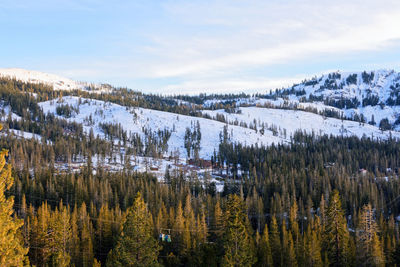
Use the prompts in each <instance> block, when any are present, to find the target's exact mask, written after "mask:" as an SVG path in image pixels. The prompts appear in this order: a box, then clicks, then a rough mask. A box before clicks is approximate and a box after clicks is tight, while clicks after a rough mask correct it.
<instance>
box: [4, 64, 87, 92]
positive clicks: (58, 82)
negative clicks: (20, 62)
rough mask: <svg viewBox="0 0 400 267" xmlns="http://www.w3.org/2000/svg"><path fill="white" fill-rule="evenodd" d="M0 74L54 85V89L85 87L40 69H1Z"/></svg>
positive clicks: (30, 81) (24, 80) (25, 80)
mask: <svg viewBox="0 0 400 267" xmlns="http://www.w3.org/2000/svg"><path fill="white" fill-rule="evenodd" d="M0 76H3V77H9V78H15V79H16V80H20V81H23V82H29V83H44V84H47V85H50V86H53V88H54V90H72V89H83V88H84V85H83V84H82V83H78V82H75V81H73V80H71V79H68V78H64V77H61V76H58V75H55V74H49V73H44V72H40V71H31V70H24V69H17V68H9V69H0Z"/></svg>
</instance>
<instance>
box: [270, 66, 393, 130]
mask: <svg viewBox="0 0 400 267" xmlns="http://www.w3.org/2000/svg"><path fill="white" fill-rule="evenodd" d="M271 96H272V97H273V98H274V99H275V100H278V102H275V103H280V104H282V102H284V101H285V100H286V101H287V102H286V104H287V105H292V106H293V105H298V107H300V108H302V109H306V108H308V109H312V108H314V109H317V110H319V111H321V110H326V109H329V110H331V111H333V112H336V113H338V114H340V116H344V117H345V118H348V119H354V120H357V121H362V122H368V123H371V124H373V125H375V124H376V125H380V123H381V122H382V120H385V119H387V121H388V122H389V124H390V125H391V126H392V128H394V129H396V130H399V129H400V126H399V124H400V120H399V115H400V73H399V72H396V71H394V70H377V71H369V72H366V71H364V72H355V73H350V72H340V71H337V72H333V73H329V74H325V75H322V76H321V77H318V78H317V77H314V78H312V79H310V80H305V81H303V82H302V83H300V84H297V85H293V86H292V87H291V88H287V89H285V90H279V91H277V92H276V93H274V94H272V95H271ZM279 100H280V102H279ZM271 103H273V102H271ZM383 126H386V127H384V128H385V129H388V128H389V127H388V125H383Z"/></svg>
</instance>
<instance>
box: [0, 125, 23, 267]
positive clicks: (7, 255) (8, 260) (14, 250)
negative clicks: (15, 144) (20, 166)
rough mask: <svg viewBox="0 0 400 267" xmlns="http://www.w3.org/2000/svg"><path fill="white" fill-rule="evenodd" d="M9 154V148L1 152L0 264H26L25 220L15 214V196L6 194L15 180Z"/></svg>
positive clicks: (0, 127)
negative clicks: (9, 162)
mask: <svg viewBox="0 0 400 267" xmlns="http://www.w3.org/2000/svg"><path fill="white" fill-rule="evenodd" d="M1 129H2V126H1V125H0V130H1ZM7 155H8V151H7V150H4V149H3V150H2V151H1V152H0V266H5V267H7V266H24V264H26V257H25V255H26V254H27V253H28V249H27V248H25V247H24V246H23V242H22V238H21V235H20V232H19V231H20V228H21V227H22V225H23V224H24V222H23V221H22V220H21V219H17V218H16V217H15V216H13V213H14V210H13V205H14V198H13V197H8V198H7V197H6V195H5V191H6V190H9V189H10V188H11V186H12V185H13V182H14V180H13V178H12V176H11V165H9V164H6V156H7Z"/></svg>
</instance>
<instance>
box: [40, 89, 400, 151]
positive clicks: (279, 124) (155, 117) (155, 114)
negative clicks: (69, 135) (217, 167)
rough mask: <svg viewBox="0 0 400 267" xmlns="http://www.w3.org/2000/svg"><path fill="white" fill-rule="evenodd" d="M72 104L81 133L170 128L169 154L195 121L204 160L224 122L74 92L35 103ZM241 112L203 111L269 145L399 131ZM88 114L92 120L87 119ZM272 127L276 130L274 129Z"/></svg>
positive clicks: (245, 140)
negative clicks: (299, 134) (108, 127)
mask: <svg viewBox="0 0 400 267" xmlns="http://www.w3.org/2000/svg"><path fill="white" fill-rule="evenodd" d="M66 104H68V105H71V106H73V107H76V110H78V112H77V114H76V113H74V114H73V115H72V116H71V117H70V118H68V120H70V121H75V122H78V123H82V124H83V125H84V126H83V127H84V131H85V132H86V133H89V132H90V129H93V131H94V134H95V135H99V136H100V137H104V136H105V135H104V133H103V132H102V130H101V128H100V127H99V123H120V124H121V125H122V127H123V128H124V130H126V131H127V132H128V136H129V133H132V134H133V133H137V134H139V136H141V137H142V138H143V137H144V131H145V129H151V130H152V131H153V132H157V131H158V130H161V131H162V130H164V129H169V130H170V131H172V134H171V137H170V139H169V142H168V153H174V152H175V151H176V150H178V151H179V153H180V156H181V157H185V156H186V150H185V148H184V135H185V130H186V128H187V127H189V128H190V127H191V125H192V124H193V125H195V124H196V123H197V122H199V123H200V129H201V134H202V138H201V150H200V157H202V158H206V159H209V158H210V157H211V156H212V154H213V152H214V149H215V150H217V149H218V144H219V142H220V133H221V132H222V131H223V127H224V125H226V124H225V123H222V122H219V121H215V120H209V119H204V118H197V117H190V116H184V115H178V114H174V113H169V112H163V111H157V110H150V109H143V108H136V109H130V110H129V109H127V108H126V107H123V106H120V105H117V104H113V103H107V102H103V101H99V100H91V99H84V98H81V99H80V98H79V97H74V96H67V97H63V101H62V102H61V103H59V102H58V100H52V101H46V102H42V103H40V106H41V107H42V108H43V111H44V112H45V113H48V112H50V113H53V114H56V108H57V106H59V105H66ZM240 110H241V112H242V114H228V113H226V112H224V111H223V110H216V111H204V112H205V113H208V114H209V115H211V116H215V115H216V114H217V113H220V114H224V115H225V116H226V117H227V118H228V121H230V122H233V121H235V120H237V121H239V122H240V121H243V122H246V123H247V124H248V126H249V125H250V124H251V123H254V121H256V124H257V129H258V131H256V130H254V129H251V128H246V127H241V126H239V125H229V126H228V132H229V135H231V140H232V141H233V142H240V143H242V144H244V145H253V144H256V143H257V144H259V145H270V144H272V143H275V144H277V143H287V142H289V141H290V137H291V136H292V135H293V134H294V133H295V131H297V130H300V129H301V130H304V131H306V132H307V133H313V132H314V133H315V134H316V135H323V134H328V135H331V134H332V135H334V136H341V135H344V136H357V137H363V136H366V137H370V138H374V139H387V138H388V137H389V135H390V134H392V136H393V137H395V138H400V133H398V132H391V133H390V132H389V131H384V132H382V131H381V130H379V128H378V127H376V126H372V125H369V124H361V123H358V122H354V121H347V120H343V121H342V120H339V119H334V118H324V117H323V116H320V115H316V114H313V113H309V112H303V111H294V110H280V109H268V108H258V107H242V108H240ZM90 117H91V121H92V123H91V122H89V121H90V119H89V118H90ZM262 123H264V125H265V132H264V134H261V132H260V129H261V127H262ZM272 128H274V129H276V132H275V135H274V132H273V129H272Z"/></svg>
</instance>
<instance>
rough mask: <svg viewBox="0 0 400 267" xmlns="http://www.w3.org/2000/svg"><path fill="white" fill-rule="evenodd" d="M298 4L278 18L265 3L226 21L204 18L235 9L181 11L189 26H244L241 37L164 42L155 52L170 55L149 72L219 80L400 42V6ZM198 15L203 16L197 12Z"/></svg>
mask: <svg viewBox="0 0 400 267" xmlns="http://www.w3.org/2000/svg"><path fill="white" fill-rule="evenodd" d="M234 2H235V1H234ZM293 2H294V4H293V5H286V6H282V7H280V6H279V5H277V4H274V5H271V10H272V11H274V12H275V11H276V12H277V13H275V14H271V11H270V9H269V7H268V6H265V5H264V4H263V5H261V6H262V8H261V7H260V6H258V5H255V6H250V7H247V8H244V9H243V10H237V9H232V8H231V9H229V10H233V11H232V12H231V13H229V12H228V14H227V15H225V16H226V17H224V14H222V12H216V13H217V14H213V13H212V14H211V15H210V14H207V13H205V14H204V13H203V12H206V11H209V10H211V9H212V10H223V9H224V7H223V5H225V4H226V5H229V4H228V3H227V2H224V1H222V2H218V4H217V5H216V6H212V5H211V7H204V6H201V5H200V7H199V8H196V6H195V5H194V4H190V5H188V6H187V7H186V8H185V7H180V8H179V12H175V13H174V14H175V15H176V14H182V16H183V18H182V20H183V21H187V20H189V19H188V18H189V17H191V18H192V20H193V23H195V24H200V25H201V24H202V23H205V24H208V23H210V21H213V22H215V23H216V24H222V25H227V24H228V22H229V21H231V20H235V19H237V20H238V21H244V22H243V24H239V25H234V26H233V27H237V33H238V34H237V36H235V35H232V34H231V33H230V31H229V29H228V30H225V31H224V30H222V31H221V32H220V34H221V36H216V37H214V38H213V37H210V36H207V34H204V35H203V38H201V37H198V36H196V35H194V36H195V38H194V39H193V41H191V40H190V39H191V37H190V33H187V36H179V37H178V38H180V39H181V40H177V39H178V38H176V37H175V39H173V40H171V39H169V41H168V42H166V43H164V44H163V43H162V41H160V42H159V43H158V44H159V46H156V48H154V49H155V50H157V49H158V51H159V52H158V54H159V55H162V54H164V55H166V56H165V57H164V58H163V57H161V58H160V61H159V62H158V63H156V64H155V65H153V66H151V67H150V68H149V73H148V75H149V76H150V77H156V78H158V77H182V76H192V75H199V74H200V75H202V74H205V75H207V76H213V73H214V72H219V71H223V72H227V71H230V70H235V69H243V68H246V67H257V66H268V65H273V64H277V63H285V62H289V61H292V60H299V59H305V58H307V57H312V56H323V55H324V54H327V53H329V54H339V55H340V54H344V53H350V52H359V51H367V50H376V49H383V48H385V47H387V46H388V45H390V43H391V41H393V40H396V39H400V31H399V30H398V29H399V28H400V6H399V4H397V3H395V2H393V1H379V5H378V6H376V5H375V4H374V3H373V1H363V2H358V3H356V4H353V5H352V4H351V3H348V2H349V1H334V2H335V3H334V6H333V5H332V4H327V2H325V1H319V2H316V1H311V2H312V4H311V2H310V1H301V2H299V1H293ZM331 2H332V1H331ZM375 2H376V1H375ZM220 5H221V6H220ZM383 7H385V8H383ZM202 8H203V9H204V10H202ZM198 9H200V11H199V10H198ZM193 10H197V11H195V12H194V13H193ZM202 11H203V12H202ZM239 11H240V12H241V14H238V12H239ZM302 12H304V13H302ZM196 15H197V16H196ZM201 15H204V17H202V16H201ZM217 15H219V16H220V17H218V19H217V18H215V16H217ZM269 15H272V16H271V17H269ZM235 16H237V18H235ZM251 16H255V17H254V18H253V17H251ZM277 18H279V19H277ZM228 25H229V24H228ZM264 25H265V28H264ZM227 32H228V33H227ZM158 38H159V39H160V37H158ZM169 38H171V36H170V37H169ZM172 38H173V36H172ZM215 51H218V53H215Z"/></svg>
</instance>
